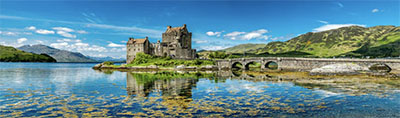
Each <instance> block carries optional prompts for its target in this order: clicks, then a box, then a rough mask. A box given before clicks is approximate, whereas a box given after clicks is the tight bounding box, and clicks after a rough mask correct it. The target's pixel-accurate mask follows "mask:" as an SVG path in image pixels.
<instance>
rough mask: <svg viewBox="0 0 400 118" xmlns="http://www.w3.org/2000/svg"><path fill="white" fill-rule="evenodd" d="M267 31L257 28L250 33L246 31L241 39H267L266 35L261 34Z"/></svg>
mask: <svg viewBox="0 0 400 118" xmlns="http://www.w3.org/2000/svg"><path fill="white" fill-rule="evenodd" d="M265 33H268V30H266V29H259V30H257V31H252V32H250V33H247V34H245V35H243V37H242V39H245V40H250V39H255V38H261V39H265V40H267V39H268V36H264V35H263V34H265Z"/></svg>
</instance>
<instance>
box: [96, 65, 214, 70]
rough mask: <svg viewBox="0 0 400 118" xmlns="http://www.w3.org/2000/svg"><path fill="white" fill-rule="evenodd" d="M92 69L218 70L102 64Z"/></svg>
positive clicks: (206, 67) (210, 68)
mask: <svg viewBox="0 0 400 118" xmlns="http://www.w3.org/2000/svg"><path fill="white" fill-rule="evenodd" d="M93 69H124V70H215V71H217V70H218V67H217V66H215V65H206V66H200V67H197V66H185V65H178V66H175V67H159V66H156V65H150V66H129V67H127V66H125V65H121V66H120V67H113V66H110V65H105V64H103V63H101V64H97V65H95V66H94V67H93Z"/></svg>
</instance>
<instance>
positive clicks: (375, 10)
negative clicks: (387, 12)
mask: <svg viewBox="0 0 400 118" xmlns="http://www.w3.org/2000/svg"><path fill="white" fill-rule="evenodd" d="M371 12H372V13H376V12H379V9H373V10H372V11H371Z"/></svg>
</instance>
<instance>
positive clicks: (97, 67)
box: [93, 63, 103, 69]
mask: <svg viewBox="0 0 400 118" xmlns="http://www.w3.org/2000/svg"><path fill="white" fill-rule="evenodd" d="M102 66H103V63H99V64H96V65H95V66H93V69H99V68H101V67H102Z"/></svg>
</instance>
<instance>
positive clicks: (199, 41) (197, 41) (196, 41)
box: [194, 40, 208, 44]
mask: <svg viewBox="0 0 400 118" xmlns="http://www.w3.org/2000/svg"><path fill="white" fill-rule="evenodd" d="M194 42H195V43H197V44H199V43H208V41H207V40H195V41H194Z"/></svg>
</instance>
